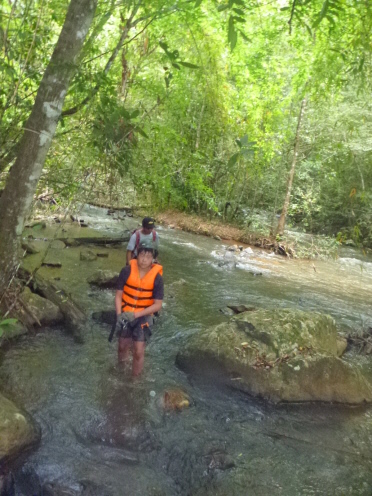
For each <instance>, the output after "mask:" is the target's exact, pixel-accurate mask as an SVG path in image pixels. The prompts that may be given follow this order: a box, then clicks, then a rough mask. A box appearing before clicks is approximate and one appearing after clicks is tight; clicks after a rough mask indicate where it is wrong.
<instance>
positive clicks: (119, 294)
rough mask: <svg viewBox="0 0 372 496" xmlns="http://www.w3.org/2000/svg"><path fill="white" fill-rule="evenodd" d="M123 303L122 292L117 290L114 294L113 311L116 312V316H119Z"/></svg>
mask: <svg viewBox="0 0 372 496" xmlns="http://www.w3.org/2000/svg"><path fill="white" fill-rule="evenodd" d="M122 301H123V290H122V289H121V290H120V289H117V290H116V294H115V310H116V315H120V314H121V305H122Z"/></svg>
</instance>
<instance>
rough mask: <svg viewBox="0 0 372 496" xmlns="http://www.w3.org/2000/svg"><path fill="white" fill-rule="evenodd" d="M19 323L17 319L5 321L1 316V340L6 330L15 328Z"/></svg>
mask: <svg viewBox="0 0 372 496" xmlns="http://www.w3.org/2000/svg"><path fill="white" fill-rule="evenodd" d="M17 322H18V320H17V319H3V318H2V317H1V315H0V338H1V337H2V335H3V334H4V331H6V329H8V328H11V327H13V326H14V325H15V324H17Z"/></svg>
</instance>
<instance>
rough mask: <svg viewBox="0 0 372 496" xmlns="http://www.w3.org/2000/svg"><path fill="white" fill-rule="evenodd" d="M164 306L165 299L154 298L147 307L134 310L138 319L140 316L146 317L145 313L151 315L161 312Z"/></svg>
mask: <svg viewBox="0 0 372 496" xmlns="http://www.w3.org/2000/svg"><path fill="white" fill-rule="evenodd" d="M162 306H163V300H154V303H153V304H152V305H150V306H149V307H147V308H144V309H142V310H139V311H138V312H134V315H135V316H136V319H138V317H144V316H145V315H151V314H152V313H155V312H159V310H161V307H162Z"/></svg>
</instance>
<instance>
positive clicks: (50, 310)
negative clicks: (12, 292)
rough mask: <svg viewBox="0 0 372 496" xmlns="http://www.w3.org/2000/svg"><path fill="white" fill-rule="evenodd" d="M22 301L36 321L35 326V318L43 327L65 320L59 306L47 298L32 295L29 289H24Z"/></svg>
mask: <svg viewBox="0 0 372 496" xmlns="http://www.w3.org/2000/svg"><path fill="white" fill-rule="evenodd" d="M21 299H22V301H23V304H24V306H25V308H26V309H28V310H29V311H30V312H29V313H30V317H31V318H32V319H33V320H34V322H33V324H37V321H36V320H35V319H34V317H36V319H37V320H38V321H39V322H40V323H41V324H42V325H52V324H58V323H59V322H62V321H63V320H64V318H63V315H62V312H61V310H60V309H59V307H58V306H57V305H55V304H54V303H52V302H51V301H49V300H47V299H46V298H43V297H41V296H39V295H37V294H35V293H32V292H31V290H30V288H28V287H26V288H24V290H23V292H22V294H21Z"/></svg>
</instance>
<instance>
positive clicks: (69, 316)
mask: <svg viewBox="0 0 372 496" xmlns="http://www.w3.org/2000/svg"><path fill="white" fill-rule="evenodd" d="M19 276H21V277H22V278H23V279H25V280H27V281H28V280H29V279H30V277H31V273H30V272H29V271H27V270H26V269H24V268H23V269H20V271H19ZM28 286H30V288H31V289H32V290H33V292H34V293H37V294H39V295H41V296H43V297H44V298H46V299H47V300H50V301H51V302H52V303H54V304H55V305H57V306H58V307H59V309H60V310H61V312H62V315H63V317H64V319H65V323H66V325H67V327H68V329H69V330H70V331H71V333H72V334H73V336H74V339H75V340H76V341H78V342H83V331H84V324H85V322H86V315H85V313H84V311H83V310H82V309H81V308H80V307H79V305H78V304H77V303H75V302H74V301H73V299H72V298H71V295H70V294H68V293H67V292H66V291H65V290H64V289H63V288H61V287H59V286H58V285H57V284H55V283H54V282H51V281H49V280H47V279H45V278H44V277H42V276H41V275H40V274H39V273H38V272H36V273H35V274H33V276H32V279H31V281H30V282H29V283H28Z"/></svg>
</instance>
